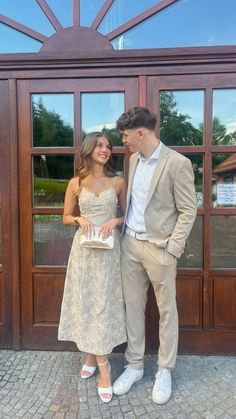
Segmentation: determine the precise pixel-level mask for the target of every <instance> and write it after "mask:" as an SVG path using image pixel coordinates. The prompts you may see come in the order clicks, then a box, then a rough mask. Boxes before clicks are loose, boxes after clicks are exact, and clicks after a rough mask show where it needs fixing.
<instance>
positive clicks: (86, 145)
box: [76, 132, 116, 185]
mask: <svg viewBox="0 0 236 419" xmlns="http://www.w3.org/2000/svg"><path fill="white" fill-rule="evenodd" d="M100 137H105V138H106V139H107V141H108V143H109V146H110V148H111V150H112V143H111V140H110V138H109V137H108V136H107V135H106V134H103V133H102V132H91V133H89V134H88V135H86V137H85V138H84V140H83V143H82V146H81V151H80V159H81V160H80V165H79V167H78V169H77V171H76V176H78V178H79V185H80V184H81V182H82V180H83V179H84V178H86V177H87V176H88V175H89V173H90V172H91V154H92V153H93V150H94V149H95V147H96V145H97V139H98V138H100ZM103 171H104V175H105V176H107V177H114V176H116V172H115V169H114V165H113V160H112V156H110V157H109V160H108V161H107V162H106V164H105V165H104V169H103Z"/></svg>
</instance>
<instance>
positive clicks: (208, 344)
mask: <svg viewBox="0 0 236 419" xmlns="http://www.w3.org/2000/svg"><path fill="white" fill-rule="evenodd" d="M231 88H233V89H235V88H236V73H232V74H230V77H229V74H228V75H227V76H226V77H225V75H224V74H214V75H212V76H211V77H210V78H209V76H208V75H206V74H202V75H199V74H196V75H173V76H171V75H168V76H164V75H158V76H150V77H148V78H147V99H148V101H147V106H148V107H150V108H151V109H152V110H153V111H154V112H156V113H157V114H158V115H159V107H160V104H159V92H160V91H162V90H167V91H175V90H176V91H178V90H191V91H192V90H204V91H205V98H204V105H205V106H204V108H205V114H204V122H205V123H204V126H205V129H204V141H203V145H201V146H194V148H193V147H192V146H185V147H181V146H179V147H172V148H173V149H175V150H176V151H178V152H181V153H185V154H188V153H190V154H192V153H193V154H195V153H196V154H202V155H203V156H204V158H203V165H204V175H205V177H204V179H203V196H204V206H203V207H202V208H198V215H200V216H202V217H203V237H202V240H203V249H202V250H203V268H202V269H181V268H179V269H178V274H177V285H178V282H179V281H184V280H187V281H188V284H189V282H190V281H196V280H198V282H199V286H198V287H197V288H196V297H197V298H199V304H201V306H202V308H203V313H202V316H201V317H199V324H198V325H196V326H197V327H195V326H190V327H189V326H185V325H183V327H181V326H180V339H179V350H180V351H182V350H183V349H184V352H185V351H186V349H188V352H189V353H211V352H212V350H214V351H215V353H223V352H224V353H227V354H235V339H236V328H229V329H228V328H227V326H225V327H222V328H221V329H220V328H217V327H216V326H214V314H213V313H214V288H215V287H214V285H215V281H217V278H219V279H221V280H228V281H231V280H232V279H234V280H235V281H236V267H235V269H232V268H231V269H228V268H227V269H226V268H225V269H214V268H211V265H210V254H211V247H210V240H209V237H210V235H211V223H210V221H211V217H212V216H213V215H226V214H227V215H236V208H212V203H211V177H212V171H211V168H212V153H213V152H217V153H219V152H220V153H229V154H230V153H235V152H236V147H235V146H229V145H225V146H212V144H211V139H212V94H213V90H214V89H231ZM158 128H160V127H158ZM157 135H158V136H159V129H158V133H157ZM163 140H164V139H163ZM186 284H187V282H186ZM180 308H181V307H180ZM221 334H222V336H224V341H222V336H221ZM203 340H204V341H203ZM213 348H214V349H213Z"/></svg>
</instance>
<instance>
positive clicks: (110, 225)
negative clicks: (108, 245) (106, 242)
mask: <svg viewBox="0 0 236 419" xmlns="http://www.w3.org/2000/svg"><path fill="white" fill-rule="evenodd" d="M116 226H117V218H111V220H109V221H107V222H106V223H104V224H102V225H101V227H100V230H99V235H101V237H102V238H103V239H106V238H107V237H109V236H110V235H111V233H112V232H113V231H114V229H115V228H116Z"/></svg>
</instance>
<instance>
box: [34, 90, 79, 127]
mask: <svg viewBox="0 0 236 419" xmlns="http://www.w3.org/2000/svg"><path fill="white" fill-rule="evenodd" d="M32 101H33V102H34V103H35V104H37V105H38V104H39V103H40V101H42V103H43V106H44V107H45V108H46V109H47V111H49V112H56V113H57V114H59V115H60V116H61V118H62V119H63V121H64V123H66V124H69V125H70V126H71V127H73V126H74V95H73V94H70V93H69V94H68V93H65V94H64V93H58V94H57V93H55V94H47V93H45V94H40V95H36V94H34V95H32Z"/></svg>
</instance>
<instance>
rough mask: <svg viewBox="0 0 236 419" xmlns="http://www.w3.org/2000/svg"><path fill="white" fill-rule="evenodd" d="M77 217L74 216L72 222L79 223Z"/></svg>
mask: <svg viewBox="0 0 236 419" xmlns="http://www.w3.org/2000/svg"><path fill="white" fill-rule="evenodd" d="M77 218H78V217H75V218H74V222H75V224H78V225H79V221H78V220H77Z"/></svg>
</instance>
